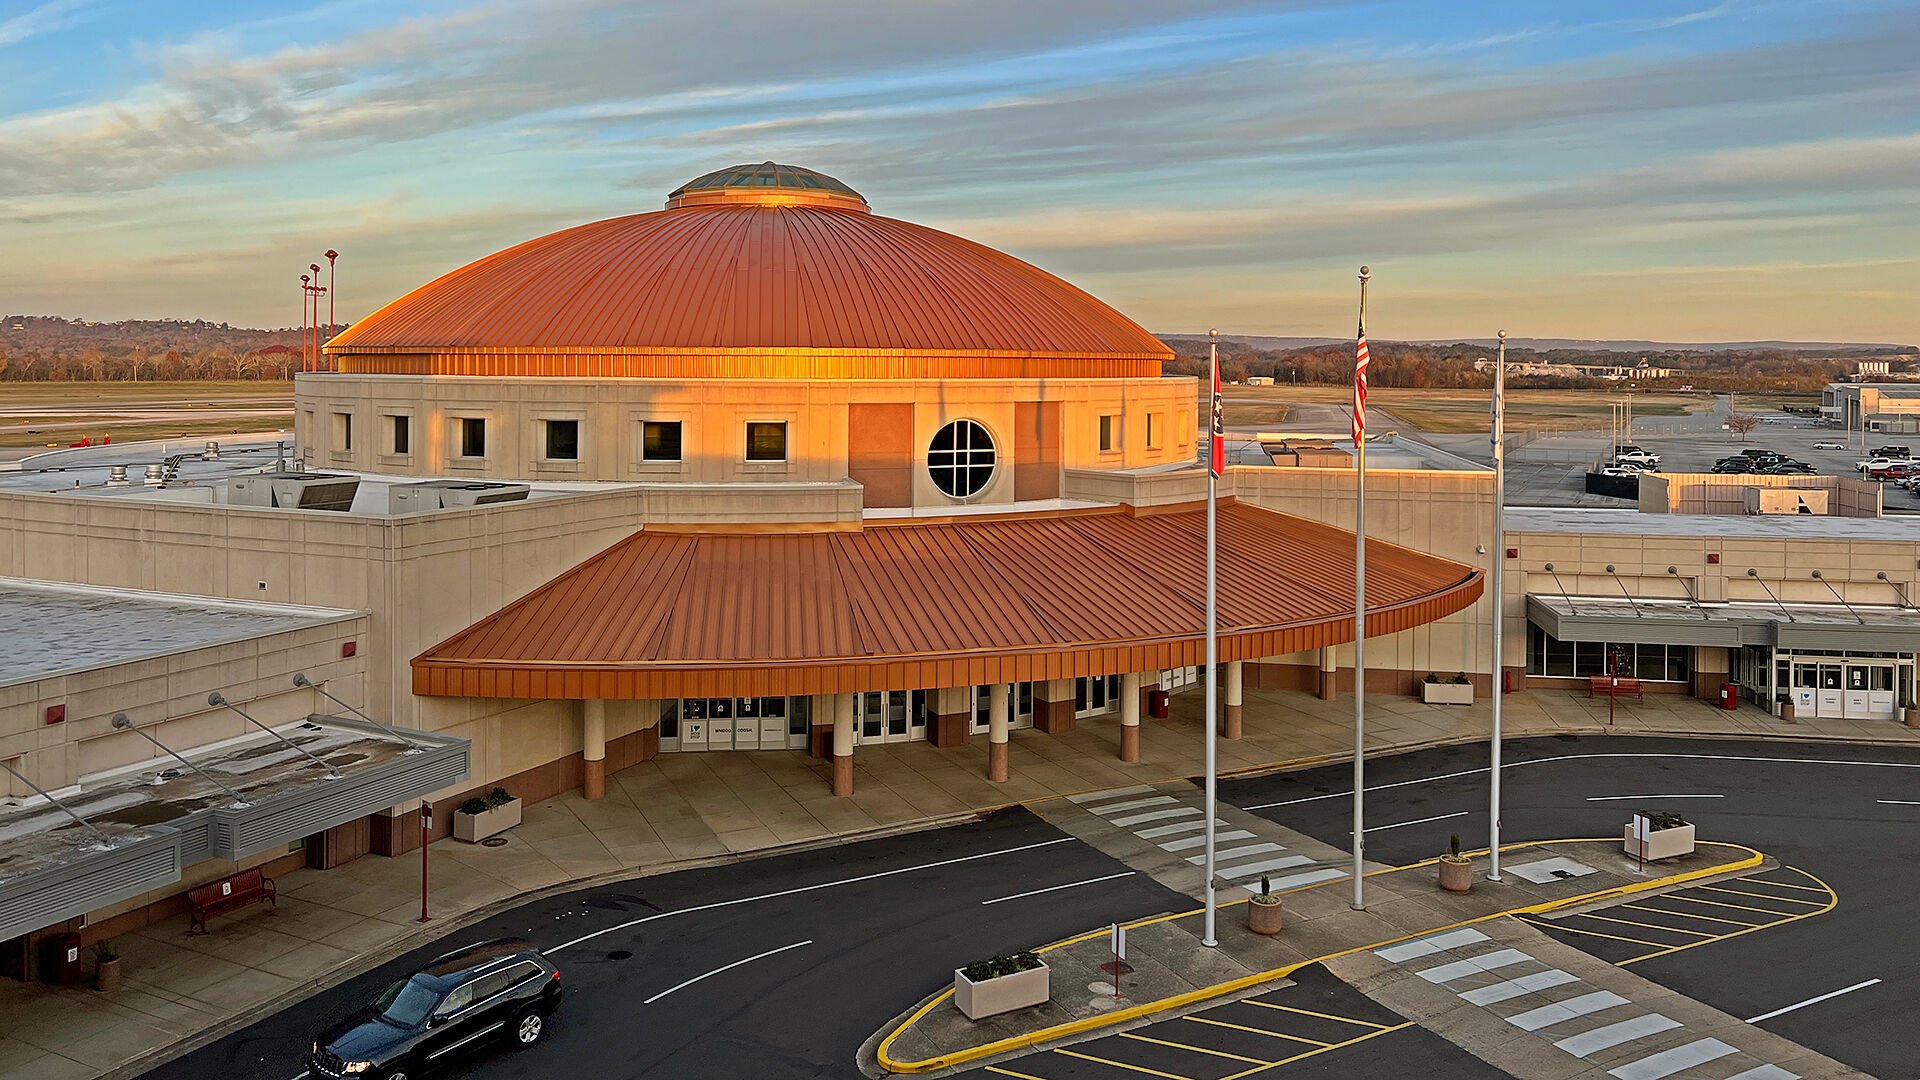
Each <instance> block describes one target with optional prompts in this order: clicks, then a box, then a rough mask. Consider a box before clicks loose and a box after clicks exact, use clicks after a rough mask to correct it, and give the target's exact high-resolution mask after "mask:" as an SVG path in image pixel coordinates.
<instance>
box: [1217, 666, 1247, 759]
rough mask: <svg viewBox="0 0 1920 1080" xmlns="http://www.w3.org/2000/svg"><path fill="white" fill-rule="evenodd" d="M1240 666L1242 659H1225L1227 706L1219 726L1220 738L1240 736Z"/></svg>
mask: <svg viewBox="0 0 1920 1080" xmlns="http://www.w3.org/2000/svg"><path fill="white" fill-rule="evenodd" d="M1241 666H1242V661H1239V660H1229V661H1227V687H1226V691H1227V702H1226V704H1227V708H1226V717H1225V719H1224V721H1223V722H1222V724H1221V726H1220V735H1221V737H1222V738H1227V739H1237V738H1239V737H1240V699H1241V687H1242V685H1243V683H1242V681H1241V680H1242V673H1241Z"/></svg>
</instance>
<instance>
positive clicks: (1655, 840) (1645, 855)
mask: <svg viewBox="0 0 1920 1080" xmlns="http://www.w3.org/2000/svg"><path fill="white" fill-rule="evenodd" d="M1642 814H1643V816H1645V817H1646V819H1647V824H1648V827H1649V828H1650V829H1651V830H1652V834H1651V835H1649V836H1648V837H1647V839H1646V843H1645V845H1644V850H1643V846H1642V845H1641V843H1640V842H1639V841H1638V840H1637V839H1636V838H1635V837H1634V835H1633V822H1631V821H1629V822H1627V825H1626V829H1625V842H1624V844H1623V845H1622V846H1623V848H1624V850H1625V851H1626V853H1627V854H1628V855H1632V856H1635V857H1637V858H1639V859H1641V860H1643V861H1646V862H1656V861H1658V860H1660V859H1672V858H1676V857H1678V856H1681V855H1691V854H1693V848H1694V836H1693V825H1692V824H1690V823H1689V822H1688V821H1687V820H1686V819H1685V818H1682V817H1681V816H1680V815H1679V814H1673V813H1668V812H1667V811H1664V810H1653V811H1642Z"/></svg>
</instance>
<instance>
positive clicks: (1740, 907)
mask: <svg viewBox="0 0 1920 1080" xmlns="http://www.w3.org/2000/svg"><path fill="white" fill-rule="evenodd" d="M1662 895H1663V896H1665V897H1666V898H1667V899H1668V900H1685V901H1686V902H1687V903H1689V904H1708V905H1711V906H1713V907H1723V908H1732V909H1733V910H1735V911H1751V912H1753V913H1754V914H1756V915H1771V916H1773V917H1774V918H1776V919H1777V918H1780V917H1781V916H1783V915H1786V914H1787V912H1784V911H1768V910H1767V909H1766V908H1763V907H1749V906H1748V905H1746V904H1729V903H1726V902H1725V901H1721V900H1702V899H1700V898H1699V897H1697V896H1688V895H1686V894H1685V893H1677V892H1674V893H1663V894H1662ZM1762 925H1765V924H1762Z"/></svg>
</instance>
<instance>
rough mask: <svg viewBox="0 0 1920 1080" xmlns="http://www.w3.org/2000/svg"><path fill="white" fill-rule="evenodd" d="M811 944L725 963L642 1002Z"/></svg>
mask: <svg viewBox="0 0 1920 1080" xmlns="http://www.w3.org/2000/svg"><path fill="white" fill-rule="evenodd" d="M811 944H813V941H812V939H808V940H806V941H796V942H794V943H793V944H791V945H782V946H780V947H779V948H777V949H768V950H767V951H766V952H763V953H754V954H753V955H752V956H749V957H746V958H745V959H742V960H735V961H734V962H733V963H731V964H723V965H722V966H720V967H717V968H714V969H713V970H712V971H709V972H707V973H706V974H704V975H695V976H694V977H693V978H691V979H688V980H687V981H686V982H683V983H680V984H679V985H677V986H669V987H667V988H666V989H665V990H662V991H660V992H659V993H657V994H655V995H653V996H652V997H650V998H648V999H646V1000H645V1001H642V1002H641V1003H640V1004H642V1005H651V1004H653V1003H654V1002H656V1001H659V1000H660V999H661V998H663V997H666V996H667V995H668V994H671V993H673V992H674V991H676V990H685V989H686V988H687V987H689V986H692V985H693V984H694V983H697V982H699V981H700V980H702V979H711V978H713V977H714V976H715V975H718V974H720V973H721V972H724V971H732V970H733V969H734V968H737V967H739V966H740V965H742V964H751V963H753V962H754V961H755V960H764V959H766V958H767V957H769V956H774V955H777V954H779V953H783V952H789V951H791V950H793V949H798V948H801V947H803V946H807V945H811Z"/></svg>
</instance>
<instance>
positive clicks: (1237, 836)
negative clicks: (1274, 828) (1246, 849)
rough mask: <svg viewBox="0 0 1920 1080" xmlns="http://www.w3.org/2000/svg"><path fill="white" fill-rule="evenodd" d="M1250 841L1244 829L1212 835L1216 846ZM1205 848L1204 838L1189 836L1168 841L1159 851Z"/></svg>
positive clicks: (1250, 836)
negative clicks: (1234, 841)
mask: <svg viewBox="0 0 1920 1080" xmlns="http://www.w3.org/2000/svg"><path fill="white" fill-rule="evenodd" d="M1149 831H1157V830H1149ZM1137 835H1139V836H1142V837H1146V839H1149V840H1151V839H1153V838H1152V837H1150V836H1147V834H1146V833H1139V834H1137ZM1251 839H1253V834H1252V833H1250V832H1247V831H1246V830H1244V829H1234V830H1232V831H1231V832H1223V833H1216V834H1214V837H1213V842H1214V843H1216V844H1224V843H1226V842H1227V841H1229V840H1251ZM1205 846H1207V838H1206V837H1204V836H1189V837H1187V838H1186V839H1185V840H1169V841H1167V842H1166V843H1164V844H1161V845H1160V850H1161V851H1192V850H1193V849H1194V848H1197V847H1205Z"/></svg>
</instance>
